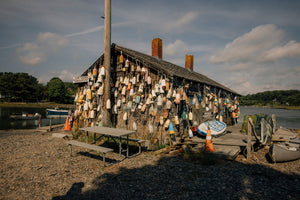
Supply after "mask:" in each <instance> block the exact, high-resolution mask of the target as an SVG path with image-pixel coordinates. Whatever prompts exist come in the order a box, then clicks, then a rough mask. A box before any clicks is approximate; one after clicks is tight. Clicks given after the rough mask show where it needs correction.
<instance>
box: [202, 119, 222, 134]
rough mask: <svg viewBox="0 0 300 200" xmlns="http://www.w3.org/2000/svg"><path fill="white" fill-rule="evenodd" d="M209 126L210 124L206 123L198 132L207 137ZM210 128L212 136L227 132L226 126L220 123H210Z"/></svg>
mask: <svg viewBox="0 0 300 200" xmlns="http://www.w3.org/2000/svg"><path fill="white" fill-rule="evenodd" d="M207 124H208V122H204V123H202V124H200V125H199V126H198V128H197V132H198V133H199V134H201V135H204V136H206V133H207ZM209 128H210V131H211V135H212V136H216V135H219V134H221V133H223V132H224V131H225V130H226V124H225V123H224V122H220V121H209Z"/></svg>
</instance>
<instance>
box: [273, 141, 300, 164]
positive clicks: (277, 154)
mask: <svg viewBox="0 0 300 200" xmlns="http://www.w3.org/2000/svg"><path fill="white" fill-rule="evenodd" d="M269 156H270V157H271V159H272V161H273V162H286V161H292V160H297V159H299V158H300V148H299V145H297V144H292V143H289V142H285V143H276V144H272V145H271V146H270V149H269Z"/></svg>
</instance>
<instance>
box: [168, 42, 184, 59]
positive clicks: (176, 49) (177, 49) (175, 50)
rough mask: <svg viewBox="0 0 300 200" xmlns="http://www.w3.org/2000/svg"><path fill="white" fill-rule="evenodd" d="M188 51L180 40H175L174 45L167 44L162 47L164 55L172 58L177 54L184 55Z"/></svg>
mask: <svg viewBox="0 0 300 200" xmlns="http://www.w3.org/2000/svg"><path fill="white" fill-rule="evenodd" d="M187 49H188V45H187V44H185V43H184V42H183V41H182V40H176V41H175V42H174V43H170V44H167V45H166V46H165V47H164V52H163V53H164V54H166V55H169V56H173V55H176V54H179V53H181V54H182V53H184V52H186V51H187Z"/></svg>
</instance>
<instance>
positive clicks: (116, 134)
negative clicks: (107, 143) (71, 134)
mask: <svg viewBox="0 0 300 200" xmlns="http://www.w3.org/2000/svg"><path fill="white" fill-rule="evenodd" d="M79 130H81V131H85V132H86V143H88V137H89V132H92V133H94V141H95V134H100V135H101V137H102V136H105V137H107V138H108V139H109V138H113V139H114V138H118V139H119V159H120V160H121V155H122V152H126V157H129V145H128V141H129V140H130V139H129V135H131V134H134V133H136V131H131V130H125V129H119V128H108V127H100V126H93V127H83V128H80V129H79ZM98 139H99V138H98ZM122 140H126V144H127V147H126V149H123V148H122ZM114 141H115V140H114ZM115 142H116V141H115Z"/></svg>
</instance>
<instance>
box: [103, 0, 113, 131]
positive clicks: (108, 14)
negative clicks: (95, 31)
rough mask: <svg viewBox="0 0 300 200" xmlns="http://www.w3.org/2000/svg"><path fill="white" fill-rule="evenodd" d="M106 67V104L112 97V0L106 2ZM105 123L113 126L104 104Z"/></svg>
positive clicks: (108, 111)
mask: <svg viewBox="0 0 300 200" xmlns="http://www.w3.org/2000/svg"><path fill="white" fill-rule="evenodd" d="M104 9H105V11H104V12H105V13H104V68H105V81H104V99H103V100H104V105H106V102H107V100H108V99H110V80H111V77H110V72H111V69H110V64H111V63H110V60H111V49H110V46H111V0H105V2H104ZM104 113H105V115H104V116H103V125H104V126H108V127H110V126H111V113H110V110H107V109H106V106H104Z"/></svg>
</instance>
